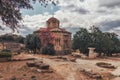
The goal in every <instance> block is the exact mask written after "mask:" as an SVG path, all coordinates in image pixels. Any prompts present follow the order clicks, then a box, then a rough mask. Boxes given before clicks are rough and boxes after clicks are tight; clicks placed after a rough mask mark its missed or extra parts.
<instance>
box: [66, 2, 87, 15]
mask: <svg viewBox="0 0 120 80" xmlns="http://www.w3.org/2000/svg"><path fill="white" fill-rule="evenodd" d="M64 8H65V9H67V10H70V11H71V12H78V13H79V14H87V13H89V11H88V10H87V9H85V8H82V7H77V6H75V5H74V4H71V5H68V6H65V7H64Z"/></svg>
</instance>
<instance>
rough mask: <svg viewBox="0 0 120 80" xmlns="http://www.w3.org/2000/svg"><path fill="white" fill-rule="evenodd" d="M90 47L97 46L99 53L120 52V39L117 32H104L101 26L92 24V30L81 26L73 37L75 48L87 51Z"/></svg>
mask: <svg viewBox="0 0 120 80" xmlns="http://www.w3.org/2000/svg"><path fill="white" fill-rule="evenodd" d="M88 47H94V48H96V49H95V51H96V52H98V53H100V54H101V53H105V54H106V55H107V56H112V53H120V40H119V39H118V38H117V35H116V34H115V33H108V32H102V31H101V30H100V29H99V28H97V27H95V26H92V27H91V28H90V32H88V30H87V29H84V28H81V29H80V30H79V31H78V32H76V34H75V35H74V38H73V49H80V51H81V52H83V53H85V52H87V49H88Z"/></svg>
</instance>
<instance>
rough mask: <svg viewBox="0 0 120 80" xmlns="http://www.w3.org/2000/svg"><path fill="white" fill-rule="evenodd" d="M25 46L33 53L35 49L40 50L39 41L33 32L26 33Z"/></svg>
mask: <svg viewBox="0 0 120 80" xmlns="http://www.w3.org/2000/svg"><path fill="white" fill-rule="evenodd" d="M25 48H26V49H27V50H31V51H32V52H33V53H36V50H40V48H41V42H40V39H39V37H38V36H37V35H35V34H29V35H27V36H26V38H25Z"/></svg>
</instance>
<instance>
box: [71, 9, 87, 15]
mask: <svg viewBox="0 0 120 80" xmlns="http://www.w3.org/2000/svg"><path fill="white" fill-rule="evenodd" d="M73 11H74V12H78V13H80V14H87V13H89V11H88V10H86V9H84V8H76V9H74V10H73Z"/></svg>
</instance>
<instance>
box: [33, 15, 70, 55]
mask: <svg viewBox="0 0 120 80" xmlns="http://www.w3.org/2000/svg"><path fill="white" fill-rule="evenodd" d="M59 24H60V21H59V20H58V19H56V18H54V17H51V18H49V19H48V20H47V21H46V26H47V28H40V30H38V31H34V33H35V34H38V35H39V36H41V34H44V36H43V38H42V39H41V43H42V45H46V40H49V39H51V38H52V39H51V40H49V41H50V42H51V41H52V43H53V45H54V49H55V51H56V53H58V54H59V53H61V54H62V53H63V54H68V53H71V46H72V44H71V43H72V41H71V33H70V32H68V31H66V30H65V29H62V28H60V27H59ZM46 36H51V37H50V38H48V39H45V38H44V37H46Z"/></svg>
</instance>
